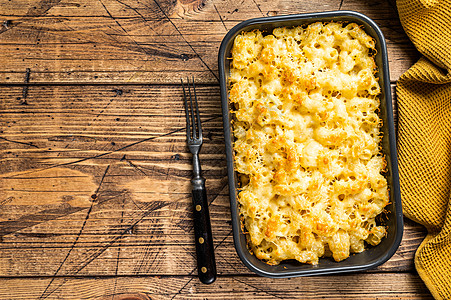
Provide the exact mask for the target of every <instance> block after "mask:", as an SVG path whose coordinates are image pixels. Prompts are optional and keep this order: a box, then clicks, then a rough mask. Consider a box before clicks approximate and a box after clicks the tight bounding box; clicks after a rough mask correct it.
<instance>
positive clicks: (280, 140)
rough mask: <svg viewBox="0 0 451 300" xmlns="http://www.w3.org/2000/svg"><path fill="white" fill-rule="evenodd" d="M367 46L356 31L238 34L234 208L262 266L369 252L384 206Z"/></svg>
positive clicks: (370, 46) (328, 27) (317, 28)
mask: <svg viewBox="0 0 451 300" xmlns="http://www.w3.org/2000/svg"><path fill="white" fill-rule="evenodd" d="M374 47H375V41H374V39H373V38H371V37H370V36H369V35H367V34H366V33H365V32H364V31H363V30H362V28H361V27H360V26H358V25H357V24H354V23H351V24H342V23H335V22H330V23H319V22H318V23H313V24H310V25H309V26H304V27H302V26H300V27H295V28H287V27H280V28H276V29H274V30H273V32H272V34H269V35H265V36H264V35H263V34H262V32H260V31H259V30H254V31H252V32H243V33H241V34H239V35H238V36H237V37H236V38H235V40H234V45H233V48H232V62H231V70H230V73H231V74H230V91H229V94H230V98H229V101H230V103H231V107H232V115H233V116H234V118H233V123H232V125H233V134H234V137H235V141H234V145H233V148H234V159H235V167H236V170H237V172H238V173H239V174H238V175H239V176H238V177H239V178H240V192H239V194H238V201H239V203H240V213H241V217H242V220H243V225H244V226H245V228H246V229H247V231H248V234H249V235H248V242H249V245H250V249H251V250H252V251H253V253H254V254H255V255H256V256H257V257H258V258H259V259H262V260H264V261H265V262H267V263H268V264H273V265H274V264H278V263H280V262H281V261H282V260H286V259H296V260H298V261H300V262H302V263H310V264H317V263H318V259H319V257H324V256H327V257H332V258H333V259H335V260H336V261H341V260H344V259H346V258H347V257H349V255H350V253H359V252H362V251H364V248H365V242H366V243H367V244H370V245H377V244H378V243H379V242H380V241H381V239H382V238H383V236H384V235H385V233H386V231H385V228H384V227H383V226H380V225H379V226H377V225H376V221H375V218H376V216H377V215H379V214H380V213H381V212H382V211H383V209H384V207H385V206H386V205H387V204H388V202H389V195H388V188H387V181H386V179H385V177H384V176H383V175H382V173H383V172H384V171H385V168H386V163H385V159H384V157H383V155H382V153H381V148H380V146H379V145H380V141H381V132H380V127H381V120H380V119H379V116H378V114H377V110H378V108H379V99H378V95H379V93H380V87H379V83H378V79H377V78H376V77H375V72H376V65H375V63H374V59H373V54H374V52H375V48H374Z"/></svg>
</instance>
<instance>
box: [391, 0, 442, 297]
mask: <svg viewBox="0 0 451 300" xmlns="http://www.w3.org/2000/svg"><path fill="white" fill-rule="evenodd" d="M397 6H398V12H399V17H400V19H401V23H402V25H403V27H404V30H405V31H406V33H407V35H408V36H409V37H410V39H411V40H412V42H413V44H414V45H415V47H416V48H417V49H418V51H419V52H420V53H421V54H423V55H424V56H423V57H422V58H421V59H420V60H419V61H418V62H417V63H416V64H415V65H414V66H412V67H411V68H410V69H409V70H408V71H407V72H406V73H404V74H403V75H402V76H401V78H400V79H399V81H398V84H397V98H398V110H399V126H398V129H399V130H398V149H399V170H400V181H401V193H402V200H403V209H404V214H405V215H406V216H407V217H408V218H410V219H412V220H414V221H416V222H418V223H420V224H423V225H424V226H426V228H427V229H428V235H427V237H426V239H425V240H424V241H423V242H422V243H421V245H420V247H419V248H418V250H417V252H416V255H415V266H416V269H417V271H418V274H419V275H420V276H421V278H422V279H423V281H424V282H425V283H426V285H427V287H428V288H429V290H430V291H431V293H432V295H433V296H434V297H435V298H436V299H451V198H450V191H451V0H397Z"/></svg>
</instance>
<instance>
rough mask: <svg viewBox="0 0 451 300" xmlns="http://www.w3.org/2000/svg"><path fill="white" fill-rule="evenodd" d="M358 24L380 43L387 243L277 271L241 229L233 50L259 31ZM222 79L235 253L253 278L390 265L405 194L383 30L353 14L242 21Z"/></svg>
mask: <svg viewBox="0 0 451 300" xmlns="http://www.w3.org/2000/svg"><path fill="white" fill-rule="evenodd" d="M329 21H336V22H354V23H357V24H359V25H362V26H363V29H364V30H365V31H366V32H367V33H368V34H369V35H371V36H372V37H373V38H374V39H375V40H376V50H377V54H376V56H375V62H376V65H377V68H378V74H377V76H378V77H379V84H380V86H381V95H380V101H381V105H380V113H379V114H380V118H381V119H382V121H383V126H382V128H381V130H382V132H383V133H384V136H383V139H382V149H383V152H384V155H385V157H386V160H387V164H388V166H387V171H388V172H387V174H386V177H387V181H388V185H389V190H390V204H389V205H388V206H387V207H386V210H387V211H388V214H387V217H388V220H387V221H386V222H385V225H387V237H385V238H384V239H383V240H382V241H381V243H380V244H379V245H377V246H374V247H369V248H368V249H366V250H365V251H364V252H362V253H359V254H353V255H351V256H350V257H349V258H347V259H346V260H344V261H341V262H334V261H332V260H331V259H328V258H322V259H320V261H319V264H317V265H308V264H302V263H299V262H297V261H294V260H288V261H283V262H282V263H280V264H279V265H275V266H273V265H268V264H266V263H264V262H262V261H260V260H259V259H257V258H256V257H255V256H254V255H253V254H252V253H250V252H249V250H248V247H247V241H246V236H245V235H244V234H243V232H242V229H241V220H240V215H239V207H238V205H239V204H238V201H237V176H236V172H235V169H234V159H233V149H232V145H233V135H232V132H231V117H230V107H229V100H228V99H229V96H228V90H229V86H228V76H229V73H230V72H229V68H230V57H231V49H232V46H233V41H234V38H235V36H237V35H238V34H239V33H241V32H242V31H252V30H254V29H259V30H261V31H263V32H264V33H271V32H272V30H273V29H274V28H276V27H283V26H287V27H293V26H299V25H303V24H309V23H313V22H329ZM218 62H219V76H220V86H221V101H222V113H223V122H224V138H225V146H226V156H227V168H228V179H229V191H230V205H231V215H232V226H233V237H234V243H235V248H236V251H237V253H238V255H239V257H240V258H241V260H242V261H243V263H244V264H245V265H246V266H247V267H248V268H249V269H250V270H252V271H254V272H255V273H257V274H259V275H262V276H267V277H274V278H275V277H294V276H303V275H318V274H331V273H341V272H351V271H362V270H367V269H370V268H374V267H376V266H378V265H380V264H382V263H384V262H386V261H387V260H388V259H389V258H390V257H391V256H393V254H394V253H395V251H396V249H397V248H398V246H399V244H400V242H401V239H402V233H403V217H402V208H401V194H400V188H399V177H398V165H397V154H396V136H395V130H394V122H393V110H392V97H391V90H390V77H389V69H388V58H387V50H386V44H385V39H384V37H383V34H382V32H381V30H380V29H379V27H378V26H377V25H376V24H375V23H374V22H373V21H372V20H371V19H370V18H368V17H366V16H365V15H363V14H360V13H357V12H353V11H335V12H320V13H309V14H298V15H286V16H276V17H267V18H258V19H251V20H247V21H244V22H242V23H240V24H238V25H236V26H235V27H234V28H232V29H231V30H230V31H229V32H228V33H227V35H226V36H225V37H224V39H223V41H222V43H221V47H220V49H219V58H218Z"/></svg>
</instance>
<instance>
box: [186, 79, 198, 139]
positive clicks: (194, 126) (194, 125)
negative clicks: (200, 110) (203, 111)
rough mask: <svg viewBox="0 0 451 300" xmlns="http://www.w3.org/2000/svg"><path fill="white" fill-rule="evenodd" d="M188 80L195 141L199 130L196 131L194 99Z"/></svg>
mask: <svg viewBox="0 0 451 300" xmlns="http://www.w3.org/2000/svg"><path fill="white" fill-rule="evenodd" d="M186 80H187V81H188V93H189V101H190V104H191V105H190V107H191V118H192V120H193V139H196V138H197V136H196V133H197V132H196V131H197V129H196V119H195V116H194V110H193V97H192V96H191V88H190V84H189V78H186ZM193 84H194V79H193ZM193 89H194V87H193Z"/></svg>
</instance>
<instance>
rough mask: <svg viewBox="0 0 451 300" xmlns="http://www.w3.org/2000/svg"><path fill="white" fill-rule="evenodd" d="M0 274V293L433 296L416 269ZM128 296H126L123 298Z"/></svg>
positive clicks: (54, 296)
mask: <svg viewBox="0 0 451 300" xmlns="http://www.w3.org/2000/svg"><path fill="white" fill-rule="evenodd" d="M52 280H53V279H51V278H32V279H28V278H21V279H0V282H1V285H0V298H2V299H37V298H39V297H42V298H45V299H87V298H89V299H94V298H95V299H99V298H100V299H104V300H106V299H116V300H118V299H153V300H157V299H317V298H327V299H432V296H431V295H430V293H429V291H428V290H427V288H426V287H425V286H424V284H423V282H422V281H421V280H420V278H419V277H418V276H416V275H413V274H409V273H399V274H354V275H343V276H319V277H300V278H292V279H269V278H263V277H255V276H246V277H244V276H234V277H223V276H219V278H218V279H217V281H216V282H215V283H213V284H212V285H204V284H201V283H200V281H199V280H198V279H197V278H195V277H194V276H179V277H156V276H146V277H116V278H58V279H56V280H53V281H52ZM127 297H129V298H127Z"/></svg>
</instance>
